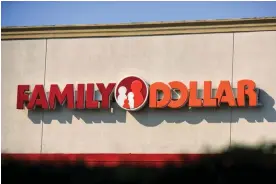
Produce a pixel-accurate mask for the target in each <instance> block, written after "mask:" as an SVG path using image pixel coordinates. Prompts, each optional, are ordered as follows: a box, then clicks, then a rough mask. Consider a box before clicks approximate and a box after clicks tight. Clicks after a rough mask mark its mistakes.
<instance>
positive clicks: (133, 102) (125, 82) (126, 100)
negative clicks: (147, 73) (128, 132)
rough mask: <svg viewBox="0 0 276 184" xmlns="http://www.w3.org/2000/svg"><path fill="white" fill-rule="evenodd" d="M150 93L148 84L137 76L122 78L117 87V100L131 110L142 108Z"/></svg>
mask: <svg viewBox="0 0 276 184" xmlns="http://www.w3.org/2000/svg"><path fill="white" fill-rule="evenodd" d="M148 93H149V89H148V84H147V83H146V82H145V81H144V80H142V79H141V78H139V77H136V76H129V77H126V78H124V79H122V80H121V81H120V82H119V83H118V84H117V85H116V87H115V99H116V102H117V103H118V105H119V106H120V107H121V108H123V109H125V110H129V111H136V110H139V109H141V108H142V107H143V106H144V105H145V103H146V101H147V99H148Z"/></svg>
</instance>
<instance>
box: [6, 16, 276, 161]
mask: <svg viewBox="0 0 276 184" xmlns="http://www.w3.org/2000/svg"><path fill="white" fill-rule="evenodd" d="M1 46H2V58H1V59H2V104H1V105H2V119H1V120H2V132H1V133H2V150H1V151H2V154H3V153H4V154H6V155H17V157H20V158H25V159H26V158H31V159H32V158H34V157H35V156H38V154H41V153H42V155H41V156H43V158H46V159H47V158H50V157H51V158H53V157H55V158H56V159H60V158H65V159H74V158H76V157H77V156H79V157H82V158H83V159H89V160H90V161H89V162H98V161H114V162H115V161H116V162H117V161H120V160H132V161H133V160H135V161H145V160H147V161H154V162H158V161H160V162H162V161H166V160H176V161H177V160H179V159H180V155H181V154H186V155H198V154H199V155H200V154H206V153H207V150H211V151H220V150H221V149H223V148H225V147H227V146H229V145H230V144H235V143H244V144H249V145H253V144H258V143H260V142H263V141H276V133H275V132H276V105H275V101H274V99H275V98H276V86H275V85H274V80H275V79H276V73H275V69H276V52H275V51H276V18H263V19H238V20H213V21H194V22H171V23H141V24H139V23H137V24H120V25H83V26H49V27H18V28H2V42H1ZM135 81H136V83H135ZM137 81H140V82H137ZM134 83H135V84H134ZM132 84H133V85H132ZM122 86H123V87H122ZM245 86H247V87H245ZM138 88H139V89H138ZM173 89H177V90H173ZM137 91H139V92H137ZM157 91H163V93H162V94H160V95H159V93H157ZM179 91H180V92H181V93H179ZM130 92H133V93H132V94H130ZM43 94H44V95H43ZM122 94H124V95H123V96H122ZM128 94H130V95H129V96H128ZM180 94H181V95H180ZM133 96H134V97H133ZM132 98H133V99H134V100H133V99H132ZM125 99H128V100H127V101H125ZM131 99H132V100H131ZM137 99H138V100H137ZM162 100H163V101H162ZM136 102H137V103H136ZM60 104H62V105H60ZM80 154H81V155H80Z"/></svg>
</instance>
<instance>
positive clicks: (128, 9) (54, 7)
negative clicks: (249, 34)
mask: <svg viewBox="0 0 276 184" xmlns="http://www.w3.org/2000/svg"><path fill="white" fill-rule="evenodd" d="M1 10H2V11H1V25H2V26H40V25H70V24H116V23H129V22H156V21H158V22H159V21H183V20H206V19H230V18H252V17H273V16H274V17H275V16H276V1H275V2H272V1H270V2H269V1H267V2H262V1H260V2H249V1H248V2H246V1H244V2H237V1H235V2H229V1H228V2H222V1H221V2H214V1H213V2H207V1H205V2H204V1H202V2H195V1H194V2H192V1H190V2H184V1H182V2H180V1H175V2H172V1H167V2H164V1H163V2H161V1H159V2H157V1H155V2H154V1H148V2H146V1H132V2H131V1H128V2H127V1H117V2H116V1H109V2H108V1H94V2H93V1H90V2H88V1H83V2H79V1H78V2H77V1H75V2H74V1H67V2H66V1H63V2H62V1H59V2H58V1H56V2H53V1H52V2H51V1H49V2H35V1H28V2H27V1H26V2H20V1H18V2H16V1H13V2H11V1H9V2H8V1H6V2H2V3H1Z"/></svg>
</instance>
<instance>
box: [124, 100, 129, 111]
mask: <svg viewBox="0 0 276 184" xmlns="http://www.w3.org/2000/svg"><path fill="white" fill-rule="evenodd" d="M123 107H124V108H126V109H130V106H129V104H128V99H127V98H126V99H125V101H124V106H123Z"/></svg>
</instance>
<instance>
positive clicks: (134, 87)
mask: <svg viewBox="0 0 276 184" xmlns="http://www.w3.org/2000/svg"><path fill="white" fill-rule="evenodd" d="M142 87H143V84H142V83H141V81H139V80H135V81H133V82H132V83H131V91H132V92H133V94H134V108H137V107H139V106H140V105H141V104H142V103H143V102H144V97H143V95H142V92H141V90H142Z"/></svg>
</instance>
